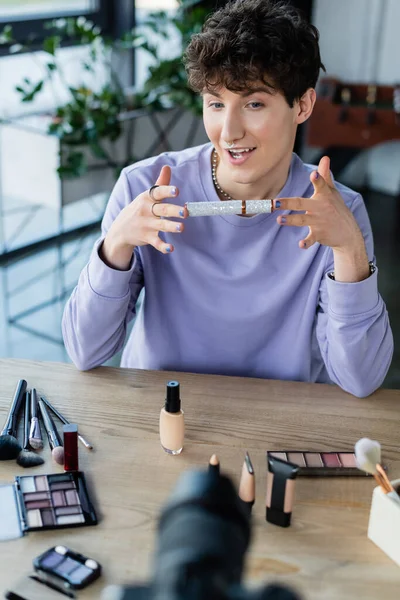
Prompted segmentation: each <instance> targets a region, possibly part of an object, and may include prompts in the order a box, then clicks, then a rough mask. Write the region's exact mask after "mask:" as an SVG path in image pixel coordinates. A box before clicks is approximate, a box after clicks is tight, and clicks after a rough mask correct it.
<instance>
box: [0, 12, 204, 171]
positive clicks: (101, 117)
mask: <svg viewBox="0 0 400 600" xmlns="http://www.w3.org/2000/svg"><path fill="white" fill-rule="evenodd" d="M184 4H185V2H181V5H182V6H181V8H180V9H179V10H178V11H177V12H176V14H174V15H173V16H170V15H168V14H167V13H166V12H157V13H152V14H150V15H149V17H148V19H147V20H146V22H145V23H144V24H142V25H141V26H140V30H139V29H133V30H132V31H129V32H127V33H125V34H124V35H123V36H122V37H121V38H119V39H117V40H110V39H108V38H106V37H105V36H103V35H102V32H101V29H100V28H99V27H97V26H95V25H94V24H93V23H92V22H91V21H89V20H87V19H86V18H85V17H78V18H67V19H55V20H51V21H47V22H45V24H44V28H45V29H46V30H47V31H48V35H47V36H46V37H45V39H44V40H43V41H42V42H41V44H40V45H39V46H38V43H37V40H35V39H34V38H30V40H29V42H27V44H26V45H22V44H17V43H16V42H15V40H14V39H13V31H12V27H11V26H10V25H6V26H5V27H4V28H3V30H2V31H0V45H7V46H8V48H9V52H10V54H18V53H21V52H36V51H37V50H42V51H44V52H45V53H46V54H47V56H48V58H49V59H48V61H47V62H46V64H45V65H42V67H43V71H44V73H43V76H42V78H40V79H39V80H38V81H31V80H30V79H29V78H28V77H25V78H24V80H23V82H21V83H20V84H19V85H18V86H16V91H17V92H18V93H19V94H20V99H21V102H24V103H28V102H32V101H33V100H35V98H36V97H37V96H38V95H39V94H40V93H41V92H42V90H43V89H44V88H45V86H46V85H53V83H54V78H55V77H56V76H57V77H58V78H59V79H60V80H61V81H62V83H63V84H64V86H65V89H66V91H67V92H68V95H69V99H68V100H67V101H66V102H65V103H63V104H60V103H58V105H57V107H56V109H55V113H54V116H53V119H52V122H51V125H50V126H49V133H51V134H53V135H57V136H58V137H59V139H60V141H61V148H62V150H61V161H60V162H61V166H60V168H59V175H60V177H61V178H67V177H80V176H82V175H83V174H84V173H86V172H87V168H88V167H87V161H86V156H85V153H84V152H82V151H81V147H82V146H86V147H88V148H89V149H90V151H91V153H92V154H93V156H95V157H96V158H98V159H101V160H104V161H106V163H107V164H108V165H110V166H113V167H114V168H115V169H116V171H119V170H120V169H121V167H123V166H125V165H117V164H116V163H115V160H114V159H113V157H112V156H110V154H109V152H108V151H107V149H106V146H107V147H108V148H109V142H111V143H112V142H115V141H116V140H118V138H119V137H120V135H121V134H122V126H121V121H120V115H121V113H123V112H124V111H127V110H132V109H133V108H143V107H147V108H148V109H149V110H164V109H168V108H171V107H175V106H179V107H181V108H185V109H189V110H191V111H193V112H194V113H195V114H201V101H200V98H199V97H198V96H197V94H195V93H193V92H192V91H191V90H190V89H189V88H188V86H187V79H186V74H185V69H184V67H183V63H182V55H183V52H184V49H185V47H186V45H187V43H188V41H189V39H190V37H191V35H192V34H193V33H197V32H198V31H200V30H201V27H202V24H203V22H204V19H205V17H206V11H205V9H202V8H200V7H194V8H192V9H191V10H190V11H188V12H187V11H185V9H184ZM171 34H173V35H175V36H176V35H177V34H178V36H179V39H180V44H179V50H178V53H177V56H175V57H174V58H170V59H166V60H163V59H162V58H160V55H159V48H160V47H162V44H164V45H165V43H166V42H167V41H168V39H169V38H170V36H171ZM65 42H67V43H74V44H78V45H82V46H87V47H88V52H87V55H86V56H85V58H84V59H82V61H81V66H82V68H83V71H84V72H87V74H88V76H89V77H90V78H91V80H93V78H95V76H96V71H97V68H98V67H99V66H100V65H103V66H104V65H105V66H106V68H107V81H106V83H105V84H103V85H102V86H101V88H100V89H99V90H97V91H96V90H94V89H92V88H91V86H90V84H89V83H85V84H82V85H81V86H80V87H79V88H74V87H71V86H70V85H69V84H68V82H67V81H66V79H65V77H64V73H63V69H62V66H61V64H60V62H59V59H58V54H59V49H60V47H61V45H62V44H63V43H65ZM132 49H141V50H143V51H145V52H146V53H147V54H148V55H149V56H150V57H151V58H152V61H153V64H152V65H151V67H150V69H149V77H148V79H147V81H146V83H145V85H144V89H143V90H142V91H141V92H140V93H136V94H135V95H134V96H127V95H126V94H125V93H124V89H123V86H122V83H121V81H120V79H119V76H118V73H116V72H115V71H114V68H113V65H112V60H111V58H112V52H113V51H118V52H124V51H129V50H132ZM78 147H80V148H78ZM131 160H132V157H127V159H126V163H127V164H128V163H129V162H130V161H131Z"/></svg>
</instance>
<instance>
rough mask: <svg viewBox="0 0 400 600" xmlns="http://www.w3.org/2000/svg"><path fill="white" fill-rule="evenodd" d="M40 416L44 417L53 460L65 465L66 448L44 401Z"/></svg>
mask: <svg viewBox="0 0 400 600" xmlns="http://www.w3.org/2000/svg"><path fill="white" fill-rule="evenodd" d="M39 408H40V414H41V415H42V419H43V425H44V428H45V430H46V433H47V438H48V440H49V446H50V448H51V455H52V457H53V460H54V461H55V462H56V463H58V464H59V465H63V464H64V447H63V445H62V442H61V439H60V436H59V435H58V431H57V427H56V426H55V424H54V421H53V419H52V418H51V416H50V415H49V412H48V410H47V408H46V405H45V403H44V402H43V400H39Z"/></svg>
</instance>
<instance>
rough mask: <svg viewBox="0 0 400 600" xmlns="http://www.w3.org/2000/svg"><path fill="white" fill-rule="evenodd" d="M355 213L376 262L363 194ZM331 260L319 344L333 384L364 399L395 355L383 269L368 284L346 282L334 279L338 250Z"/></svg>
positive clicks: (323, 286) (320, 316)
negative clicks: (380, 285)
mask: <svg viewBox="0 0 400 600" xmlns="http://www.w3.org/2000/svg"><path fill="white" fill-rule="evenodd" d="M350 208H351V210H352V212H353V214H354V216H355V218H356V220H357V222H358V225H359V227H360V229H361V231H362V234H363V236H364V241H365V245H366V249H367V254H368V259H369V260H370V261H374V249H373V239H372V230H371V225H370V222H369V218H368V213H367V210H366V208H365V205H364V202H363V200H362V198H361V196H360V195H359V194H358V195H357V196H356V198H355V199H354V200H353V203H352V205H351V207H350ZM328 256H329V259H328V264H327V268H326V270H325V275H324V278H323V280H322V282H321V286H320V303H319V308H318V313H317V338H318V343H319V347H320V349H321V353H322V356H323V359H324V362H325V366H326V368H327V370H328V374H329V377H330V378H331V379H332V381H333V382H334V383H337V384H338V385H340V387H341V388H343V389H344V390H345V391H346V392H349V393H351V394H353V395H354V396H358V397H360V398H363V397H365V396H369V394H372V392H374V391H375V390H376V389H377V388H378V387H379V386H380V385H381V384H382V382H383V380H384V378H385V375H386V373H387V371H388V369H389V366H390V363H391V360H392V355H393V335H392V331H391V329H390V324H389V317H388V313H387V310H386V306H385V303H384V302H383V299H382V297H381V296H380V294H379V292H378V269H376V271H375V273H373V274H372V275H370V276H369V277H368V278H367V279H364V280H363V281H360V282H357V283H341V282H339V281H335V280H333V279H331V278H330V277H328V273H330V272H332V271H333V270H334V265H333V252H332V250H329V253H328ZM374 262H375V261H374Z"/></svg>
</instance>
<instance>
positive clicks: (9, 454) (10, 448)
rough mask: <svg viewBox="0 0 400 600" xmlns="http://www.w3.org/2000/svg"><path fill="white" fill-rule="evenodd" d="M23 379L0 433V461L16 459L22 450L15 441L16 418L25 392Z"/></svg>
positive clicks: (17, 388)
mask: <svg viewBox="0 0 400 600" xmlns="http://www.w3.org/2000/svg"><path fill="white" fill-rule="evenodd" d="M26 385H27V383H26V381H25V379H20V380H19V381H18V383H17V387H16V388H15V392H14V398H13V401H12V403H11V407H10V411H9V413H8V416H7V420H6V422H5V425H4V427H3V429H2V430H1V432H0V460H11V459H12V458H17V456H18V454H19V453H20V452H21V450H22V448H21V446H20V444H19V442H18V440H17V418H18V413H19V410H20V408H21V404H22V400H23V398H24V394H25V390H26Z"/></svg>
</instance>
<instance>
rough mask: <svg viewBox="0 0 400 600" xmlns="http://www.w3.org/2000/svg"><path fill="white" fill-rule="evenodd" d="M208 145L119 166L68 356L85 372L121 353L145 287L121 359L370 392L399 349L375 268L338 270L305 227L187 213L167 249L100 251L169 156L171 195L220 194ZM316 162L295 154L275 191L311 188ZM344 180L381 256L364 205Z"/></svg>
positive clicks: (71, 321) (213, 197)
mask: <svg viewBox="0 0 400 600" xmlns="http://www.w3.org/2000/svg"><path fill="white" fill-rule="evenodd" d="M211 150H212V146H211V144H206V145H203V146H198V147H196V148H189V149H186V150H183V151H181V152H169V153H168V152H167V153H164V154H161V155H159V156H157V157H153V158H149V159H146V160H143V161H141V162H138V163H136V164H134V165H132V166H130V167H127V168H126V169H124V170H123V171H122V174H121V176H120V178H119V180H118V182H117V184H116V186H115V188H114V190H113V192H112V194H111V197H110V200H109V203H108V206H107V209H106V212H105V215H104V219H103V223H102V236H101V238H100V239H99V240H98V241H97V242H96V244H95V247H94V249H93V252H92V255H91V258H90V261H89V263H88V265H87V266H86V267H85V268H84V270H83V271H82V273H81V275H80V278H79V282H78V285H77V287H76V288H75V290H74V291H73V293H72V295H71V298H70V299H69V301H68V303H67V305H66V307H65V312H64V317H63V324H62V327H63V336H64V341H65V345H66V348H67V350H68V353H69V355H70V357H71V359H72V360H73V362H74V363H75V365H76V366H77V367H78V368H79V369H83V370H86V369H91V368H93V367H96V366H98V365H101V364H102V363H103V362H104V361H106V360H108V359H109V358H111V357H112V356H113V355H114V354H115V353H116V352H118V351H119V350H120V349H121V348H122V346H123V344H124V342H125V337H126V330H127V324H128V322H129V321H130V320H131V319H132V318H133V317H134V315H135V306H136V301H137V298H138V295H139V293H140V291H141V290H142V288H143V287H144V288H145V294H144V299H143V303H142V304H141V308H140V310H139V312H138V314H137V316H136V320H135V323H134V326H133V329H132V331H131V334H130V336H129V339H128V341H127V344H126V346H125V348H124V351H123V355H122V361H121V366H123V367H135V368H139V369H160V370H172V371H188V372H194V373H217V374H222V375H238V376H245V377H262V378H268V379H286V380H294V381H310V382H328V383H329V382H334V383H337V384H338V385H340V386H341V387H342V388H343V389H344V390H346V391H348V392H350V393H352V394H354V395H356V396H361V397H363V396H367V395H369V394H371V393H372V392H373V391H374V390H375V389H376V388H378V387H379V386H380V385H381V383H382V381H383V379H384V377H385V375H386V373H387V370H388V368H389V366H390V362H391V357H392V353H393V337H392V333H391V329H390V325H389V320H388V314H387V311H386V307H385V304H384V302H383V300H382V298H381V296H380V295H379V293H378V288H377V271H376V272H375V273H374V274H372V275H371V276H370V277H369V278H368V279H365V280H364V281H361V282H358V283H340V282H337V281H334V280H332V279H330V278H329V277H328V276H327V273H329V272H331V271H332V270H333V253H332V250H331V248H328V247H326V246H322V245H320V244H314V245H313V246H312V247H311V248H309V249H308V250H302V249H300V248H299V247H298V241H299V240H300V239H302V238H304V237H305V236H306V235H307V233H308V228H307V227H305V228H298V227H280V226H279V225H278V224H277V223H276V216H277V215H276V214H274V213H272V214H260V215H255V216H253V217H241V216H238V215H229V216H214V217H192V218H190V217H189V218H187V219H185V230H184V232H183V233H180V234H170V233H161V234H160V235H161V236H163V239H164V240H165V241H166V242H171V243H172V244H173V245H174V247H175V250H174V252H173V253H171V254H161V253H160V252H158V251H157V250H155V249H154V248H153V247H152V246H142V247H139V248H136V249H135V252H134V258H133V261H132V266H131V268H130V270H129V271H117V270H114V269H112V268H110V267H108V266H106V265H105V264H104V263H103V262H102V260H101V259H100V258H99V254H98V247H99V245H100V244H101V242H102V240H103V238H104V237H105V235H106V233H107V231H108V229H109V228H110V226H111V224H112V222H113V220H114V219H115V218H116V216H117V215H118V213H119V212H120V211H121V210H122V209H123V208H124V207H125V206H126V205H127V204H129V202H131V201H132V200H133V199H134V198H135V197H136V196H137V195H138V194H139V193H141V192H143V191H144V190H146V189H148V188H149V187H150V186H151V185H153V184H154V182H155V181H156V179H157V177H158V175H159V172H160V170H161V167H162V165H170V166H171V169H172V179H171V185H176V186H178V188H179V191H180V194H179V196H178V198H176V199H171V200H169V201H170V202H173V203H176V204H181V205H183V204H184V203H185V202H189V201H190V202H207V201H210V202H211V201H213V202H215V201H218V196H217V194H216V191H215V188H214V185H213V181H212V176H211V167H210V156H211ZM313 169H315V166H312V165H307V164H304V163H303V162H302V161H301V160H300V158H299V157H298V156H297V155H296V154H293V158H292V162H291V166H290V171H289V175H288V179H287V181H286V184H285V185H284V187H283V188H282V190H281V192H280V194H279V196H278V197H287V196H303V197H310V196H311V195H312V194H313V186H312V185H311V183H310V180H309V176H310V173H311V171H312V170H313ZM336 185H337V188H338V190H339V192H340V193H341V195H342V197H343V199H344V201H345V202H346V204H347V206H348V207H349V208H350V209H351V211H352V212H353V214H354V216H355V218H356V219H357V222H358V224H359V226H360V228H361V231H362V233H363V235H364V239H365V243H366V247H367V252H368V257H369V260H373V240H372V232H371V226H370V223H369V219H368V215H367V212H366V209H365V205H364V202H363V200H362V198H361V196H360V195H359V194H358V193H356V192H354V191H352V190H351V189H349V188H347V187H345V186H343V185H341V184H339V183H337V184H336ZM288 212H289V211H286V213H288ZM281 214H284V213H281Z"/></svg>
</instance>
